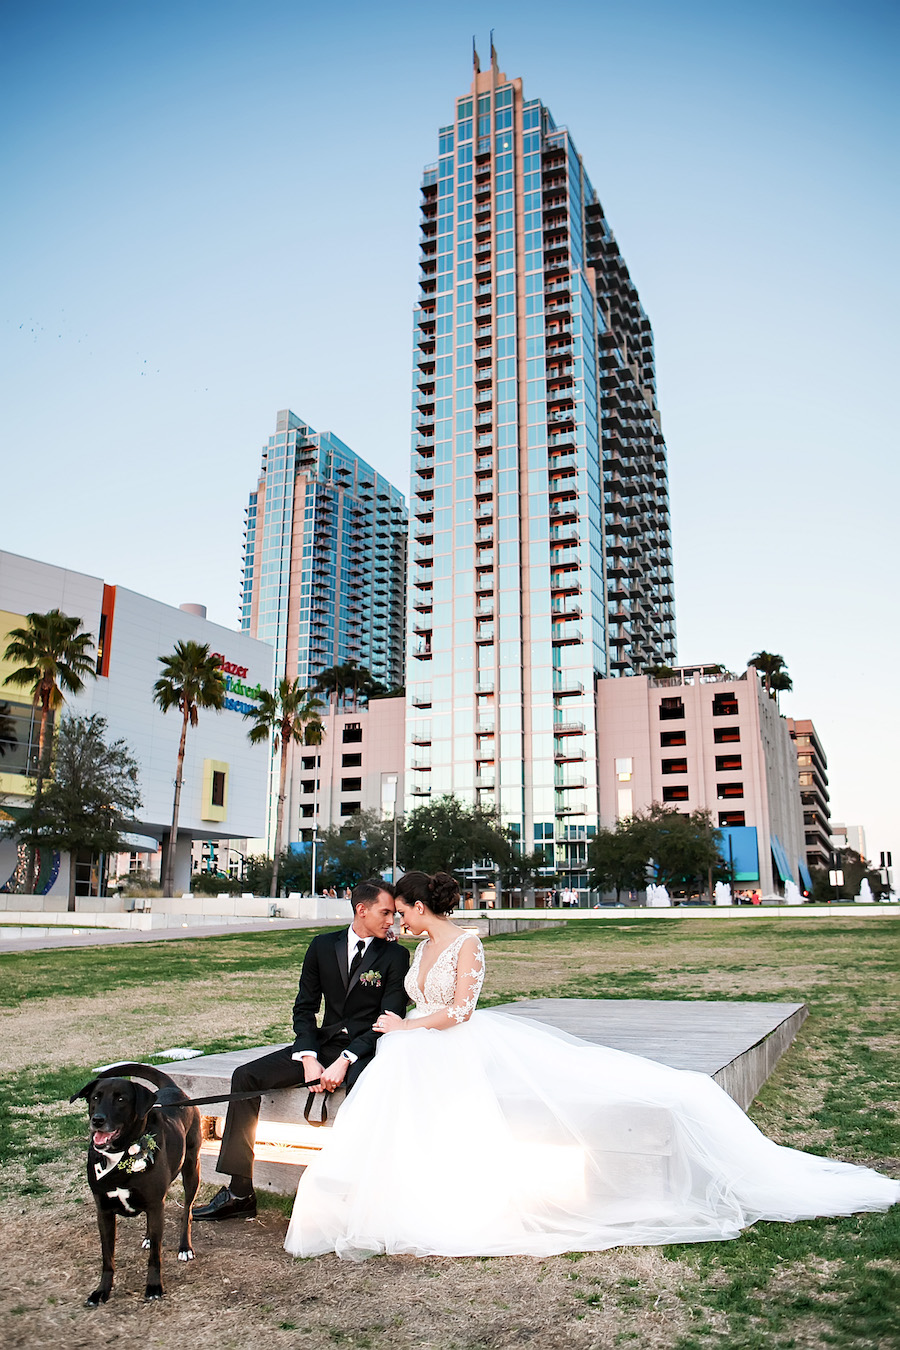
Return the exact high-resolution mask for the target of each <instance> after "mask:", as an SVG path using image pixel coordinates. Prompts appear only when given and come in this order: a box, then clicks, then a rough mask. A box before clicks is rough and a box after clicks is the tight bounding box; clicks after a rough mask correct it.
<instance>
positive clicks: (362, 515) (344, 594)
mask: <svg viewBox="0 0 900 1350" xmlns="http://www.w3.org/2000/svg"><path fill="white" fill-rule="evenodd" d="M407 529H408V516H407V510H406V501H405V498H404V497H403V494H402V493H400V492H399V491H398V490H397V489H396V488H395V487H393V486H392V485H391V484H390V483H389V482H388V481H387V479H386V478H384V476H383V475H381V474H379V473H376V471H375V470H374V469H373V468H372V467H371V466H370V465H369V464H367V463H366V462H365V461H364V460H362V459H360V458H359V456H358V455H356V454H354V453H353V451H352V450H350V449H349V448H348V447H347V446H346V445H344V443H343V442H342V441H340V440H339V439H338V438H337V436H334V435H332V434H331V432H321V433H319V432H315V431H313V430H312V428H311V427H309V426H307V425H306V423H304V422H302V421H301V420H300V418H298V417H296V416H295V414H294V413H292V412H290V411H284V412H280V413H279V414H278V418H277V421H276V432H275V434H274V435H273V436H270V437H269V439H268V443H267V445H265V446H264V447H263V451H262V464H261V468H260V476H259V483H258V486H257V490H256V491H255V492H253V493H251V495H250V501H249V504H248V506H247V512H246V537H245V544H244V574H243V588H242V596H241V626H242V627H243V628H244V629H245V630H246V631H248V632H250V633H252V635H253V636H254V637H258V638H261V639H263V641H265V642H269V643H271V644H272V646H274V647H275V649H276V653H277V658H276V670H277V671H279V672H286V673H287V674H288V675H289V676H290V677H291V678H294V677H295V676H296V677H297V678H298V679H299V680H300V682H301V684H303V685H305V686H309V685H311V684H313V683H314V682H315V680H316V677H317V676H318V675H319V673H320V672H321V671H322V670H325V669H327V668H328V667H329V666H333V665H338V664H341V663H343V662H345V661H348V660H351V659H354V660H356V661H358V662H359V664H360V665H363V666H365V667H366V668H367V669H368V670H370V671H371V672H372V674H373V675H374V676H375V678H376V679H378V680H380V681H381V683H382V684H384V685H385V686H387V688H396V687H399V686H401V685H402V683H403V678H404V664H405V631H406V630H405V610H406V563H407Z"/></svg>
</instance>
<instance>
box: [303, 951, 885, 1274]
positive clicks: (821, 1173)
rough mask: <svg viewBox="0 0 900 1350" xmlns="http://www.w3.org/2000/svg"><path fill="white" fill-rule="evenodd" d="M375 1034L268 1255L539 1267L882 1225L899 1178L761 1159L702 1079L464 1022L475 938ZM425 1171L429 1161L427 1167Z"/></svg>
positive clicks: (441, 962) (544, 1032) (505, 1020)
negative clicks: (391, 1026)
mask: <svg viewBox="0 0 900 1350" xmlns="http://www.w3.org/2000/svg"><path fill="white" fill-rule="evenodd" d="M427 945H428V944H427V942H423V943H421V944H420V945H419V947H418V949H417V951H416V954H415V957H414V959H413V962H412V965H411V967H410V970H409V973H408V975H407V977H406V990H407V993H408V994H409V996H410V999H412V1000H414V1001H415V1009H414V1011H413V1012H411V1014H410V1016H409V1018H408V1019H407V1023H408V1024H409V1023H414V1019H415V1018H421V1017H428V1016H429V1015H431V1014H432V1013H435V1012H437V1011H440V1010H445V1011H446V1012H448V1013H449V1016H450V1017H451V1018H452V1019H453V1020H454V1021H456V1022H457V1023H458V1025H457V1026H454V1027H451V1028H450V1029H449V1030H445V1031H436V1030H431V1029H427V1028H421V1029H419V1030H415V1029H404V1030H403V1031H399V1032H392V1033H390V1034H388V1035H386V1036H383V1037H382V1038H381V1040H380V1041H379V1045H378V1053H377V1054H376V1056H375V1059H374V1061H373V1062H372V1064H371V1065H370V1066H369V1067H368V1068H367V1069H366V1071H365V1072H364V1073H363V1074H362V1075H361V1077H360V1079H359V1081H358V1083H357V1084H356V1086H355V1087H354V1089H353V1092H352V1093H351V1094H350V1096H349V1097H348V1098H347V1100H346V1102H345V1103H344V1105H343V1107H342V1108H341V1111H340V1114H339V1115H338V1117H337V1120H336V1122H335V1125H334V1128H333V1130H331V1131H329V1135H330V1138H329V1139H328V1140H327V1142H326V1144H325V1147H324V1148H323V1150H322V1153H321V1154H320V1155H319V1157H318V1158H317V1159H316V1160H315V1161H314V1162H313V1163H312V1164H311V1165H310V1166H309V1167H308V1168H307V1170H306V1172H305V1173H304V1175H303V1177H302V1178H301V1180H300V1184H299V1187H298V1189H297V1199H296V1201H295V1204H294V1212H293V1216H292V1218H291V1222H290V1227H289V1228H288V1232H287V1238H286V1240H285V1247H286V1249H287V1250H288V1251H289V1252H292V1253H293V1254H294V1255H296V1256H316V1255H319V1254H320V1253H322V1252H330V1251H334V1252H337V1254H338V1256H340V1257H343V1258H345V1259H349V1260H363V1259H364V1258H365V1257H367V1256H371V1255H374V1254H376V1253H380V1252H396V1253H408V1254H411V1255H414V1256H429V1255H442V1256H512V1255H521V1254H526V1255H531V1256H551V1255H554V1254H557V1253H559V1252H566V1251H597V1250H601V1249H603V1248H607V1247H616V1246H621V1245H628V1246H634V1245H643V1244H652V1245H657V1244H659V1243H665V1242H709V1241H717V1240H721V1239H723V1238H734V1237H737V1236H738V1234H739V1233H740V1231H741V1229H742V1228H745V1227H746V1226H747V1225H748V1224H752V1223H754V1222H756V1220H758V1219H779V1220H783V1221H786V1222H790V1221H792V1220H796V1219H808V1218H814V1217H816V1216H819V1215H837V1214H851V1213H855V1212H856V1211H858V1210H885V1209H888V1208H889V1207H890V1206H891V1205H892V1204H893V1203H894V1202H895V1201H897V1200H898V1199H900V1182H898V1181H892V1180H891V1179H890V1178H888V1177H885V1176H881V1175H880V1174H879V1173H877V1172H873V1171H871V1170H870V1169H868V1168H865V1167H856V1166H853V1165H851V1164H849V1163H842V1162H833V1161H831V1160H829V1159H828V1158H821V1157H818V1156H816V1155H814V1154H810V1153H801V1152H799V1151H798V1150H796V1149H792V1148H782V1147H780V1146H779V1145H777V1144H773V1143H772V1142H771V1140H769V1139H767V1138H766V1137H765V1136H764V1135H763V1134H761V1133H760V1132H759V1130H758V1129H757V1128H756V1126H755V1125H753V1124H752V1123H751V1121H750V1120H748V1119H747V1117H746V1116H745V1115H744V1113H743V1111H742V1110H741V1109H740V1107H739V1106H738V1105H737V1104H736V1103H735V1102H733V1101H732V1099H731V1098H730V1097H729V1096H728V1095H727V1094H726V1093H725V1092H723V1091H722V1089H721V1088H720V1087H719V1086H718V1085H717V1084H716V1083H715V1082H713V1080H712V1079H711V1078H708V1077H707V1076H706V1075H705V1074H702V1073H690V1072H686V1071H684V1070H679V1069H670V1068H668V1067H667V1066H665V1065H662V1064H656V1063H654V1062H653V1061H652V1060H647V1059H642V1058H640V1057H639V1056H637V1055H629V1054H625V1053H623V1052H622V1051H620V1050H610V1049H606V1048H604V1047H602V1046H596V1045H591V1044H588V1043H587V1042H585V1041H582V1040H579V1039H578V1038H577V1037H574V1036H570V1035H568V1034H567V1033H565V1032H562V1031H557V1030H555V1029H554V1028H553V1027H548V1026H545V1025H544V1024H543V1023H540V1022H535V1021H530V1020H525V1019H523V1018H519V1017H511V1016H509V1015H508V1014H505V1013H499V1012H491V1011H489V1010H486V1011H483V1012H475V1011H474V1009H475V1005H476V1003H477V1000H478V994H479V992H480V989H481V984H482V980H483V978H484V953H483V949H482V946H481V943H480V942H479V941H478V939H477V937H474V936H473V935H471V934H466V933H460V935H459V938H458V939H456V940H455V941H454V942H453V943H452V944H451V945H450V946H449V947H448V948H446V949H445V950H444V951H443V952H441V953H440V955H439V956H438V959H437V960H436V961H435V963H434V965H433V966H432V968H431V970H430V971H429V972H428V974H427V977H426V980H425V986H424V991H423V990H422V989H421V988H420V987H419V969H420V966H421V960H422V953H423V951H425V950H426V949H427ZM426 1159H427V1163H426Z"/></svg>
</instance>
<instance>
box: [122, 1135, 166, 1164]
mask: <svg viewBox="0 0 900 1350" xmlns="http://www.w3.org/2000/svg"><path fill="white" fill-rule="evenodd" d="M158 1148H159V1140H158V1139H156V1138H154V1136H153V1135H152V1134H145V1135H144V1136H143V1138H142V1139H141V1141H140V1143H138V1144H132V1145H131V1147H130V1148H129V1149H128V1150H127V1151H126V1153H125V1156H124V1158H122V1160H121V1162H120V1163H119V1171H120V1172H146V1170H147V1168H148V1167H152V1166H153V1155H154V1153H155V1152H156V1150H157V1149H158Z"/></svg>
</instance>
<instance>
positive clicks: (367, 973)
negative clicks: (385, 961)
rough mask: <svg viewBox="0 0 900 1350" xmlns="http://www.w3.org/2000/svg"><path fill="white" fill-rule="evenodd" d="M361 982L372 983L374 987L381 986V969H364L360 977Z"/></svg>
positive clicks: (378, 987)
mask: <svg viewBox="0 0 900 1350" xmlns="http://www.w3.org/2000/svg"><path fill="white" fill-rule="evenodd" d="M359 982H360V984H370V985H371V986H372V988H373V989H380V988H381V971H380V970H364V971H363V973H362V974H361V975H360V977H359Z"/></svg>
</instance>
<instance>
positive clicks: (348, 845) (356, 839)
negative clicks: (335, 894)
mask: <svg viewBox="0 0 900 1350" xmlns="http://www.w3.org/2000/svg"><path fill="white" fill-rule="evenodd" d="M401 836H402V830H401V829H398V832H397V840H398V849H399V845H400V839H401ZM393 855H394V821H393V817H388V818H387V819H386V820H385V819H383V818H382V816H381V814H380V813H379V812H377V811H357V812H356V813H355V815H352V816H350V818H349V819H348V820H346V821H344V822H342V823H341V824H340V825H332V826H331V827H330V828H329V829H327V830H323V831H322V834H321V839H320V848H319V857H320V858H321V860H322V874H321V880H322V882H323V883H324V885H326V886H334V887H335V888H341V887H344V886H351V887H352V886H355V885H357V883H358V882H360V881H365V880H366V878H367V877H373V876H376V875H377V874H378V873H379V872H383V871H385V869H386V868H388V867H390V865H391V862H392V860H393Z"/></svg>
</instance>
